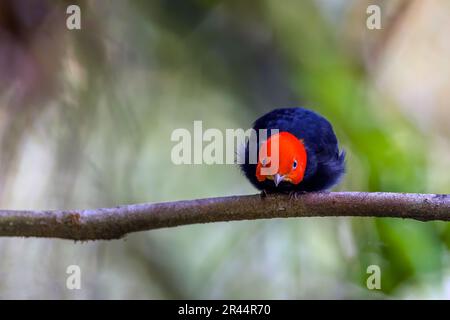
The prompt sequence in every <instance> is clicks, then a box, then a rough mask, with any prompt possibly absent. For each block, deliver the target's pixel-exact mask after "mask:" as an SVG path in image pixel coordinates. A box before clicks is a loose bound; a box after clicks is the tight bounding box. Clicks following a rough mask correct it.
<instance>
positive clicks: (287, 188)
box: [241, 108, 345, 192]
mask: <svg viewBox="0 0 450 320" xmlns="http://www.w3.org/2000/svg"><path fill="white" fill-rule="evenodd" d="M253 129H254V130H255V131H256V134H257V141H256V142H257V143H258V144H257V161H256V163H254V162H255V161H253V163H252V161H250V160H251V155H250V151H251V150H252V149H251V148H249V143H251V142H248V143H247V144H246V146H245V159H244V160H245V162H244V164H241V169H242V171H243V172H244V174H245V176H246V177H247V178H248V180H249V181H250V182H251V183H252V184H253V185H254V186H255V187H256V188H257V189H259V190H263V191H265V192H311V191H322V190H327V189H330V188H331V187H332V186H334V185H335V184H337V183H338V182H339V180H340V178H341V177H342V175H343V173H344V171H345V152H344V151H339V147H338V142H337V139H336V135H335V134H334V132H333V128H332V126H331V124H330V123H329V122H328V121H327V120H326V119H325V118H324V117H322V116H320V115H319V114H317V113H315V112H313V111H310V110H307V109H304V108H282V109H275V110H273V111H271V112H269V113H267V114H265V115H263V116H262V117H261V118H259V119H257V120H256V121H255V123H254V125H253ZM260 129H267V135H266V137H267V139H266V140H263V139H264V136H261V137H260V136H259V134H260V132H261V131H260ZM273 129H277V130H278V133H273V132H271V130H273ZM274 145H276V147H273V146H274ZM273 150H275V151H273ZM272 151H273V152H272ZM276 151H278V152H276ZM272 153H274V154H272ZM271 165H273V168H272V169H270V167H271Z"/></svg>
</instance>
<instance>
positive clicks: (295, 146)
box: [256, 131, 307, 187]
mask: <svg viewBox="0 0 450 320" xmlns="http://www.w3.org/2000/svg"><path fill="white" fill-rule="evenodd" d="M306 159H307V158H306V149H305V146H304V144H303V141H302V140H300V139H298V138H297V137H296V136H294V135H293V134H291V133H289V132H285V131H283V132H280V133H277V134H274V135H272V136H270V137H269V139H267V140H266V141H265V142H263V143H262V144H261V147H260V149H259V154H258V164H257V166H256V178H257V179H258V181H259V182H262V181H264V180H266V179H269V180H273V182H274V183H275V186H276V187H278V185H279V184H280V183H281V182H282V181H284V182H288V183H291V184H299V183H300V182H301V181H302V180H303V176H304V174H305V169H306Z"/></svg>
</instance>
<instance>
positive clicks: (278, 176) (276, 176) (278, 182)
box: [273, 173, 284, 187]
mask: <svg viewBox="0 0 450 320" xmlns="http://www.w3.org/2000/svg"><path fill="white" fill-rule="evenodd" d="M283 179H284V176H281V175H279V174H278V173H277V174H275V175H274V176H273V182H275V187H278V185H279V184H280V182H281V181H283Z"/></svg>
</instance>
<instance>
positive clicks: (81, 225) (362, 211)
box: [0, 192, 450, 240]
mask: <svg viewBox="0 0 450 320" xmlns="http://www.w3.org/2000/svg"><path fill="white" fill-rule="evenodd" d="M330 216H335V217H340V216H357V217H392V218H410V219H416V220H420V221H431V220H442V221H450V195H437V194H408V193H364V192H332V193H309V194H305V195H300V196H298V197H297V198H296V199H291V198H289V196H287V195H269V196H267V197H265V198H261V196H260V195H249V196H231V197H221V198H209V199H199V200H187V201H176V202H165V203H144V204H132V205H125V206H119V207H114V208H103V209H88V210H54V211H22V210H0V236H7V237H11V236H12V237H45V238H62V239H72V240H101V239H105V240H106V239H119V238H121V237H123V236H125V235H126V234H128V233H131V232H136V231H144V230H152V229H159V228H170V227H176V226H182V225H189V224H195V223H208V222H220V221H234V220H255V219H271V218H289V217H330Z"/></svg>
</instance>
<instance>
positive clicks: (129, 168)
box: [0, 0, 450, 299]
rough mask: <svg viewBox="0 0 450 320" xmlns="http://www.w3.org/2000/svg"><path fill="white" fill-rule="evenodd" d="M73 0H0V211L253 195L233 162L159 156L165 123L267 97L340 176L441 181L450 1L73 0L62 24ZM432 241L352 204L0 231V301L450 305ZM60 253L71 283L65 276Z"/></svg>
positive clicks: (385, 187)
mask: <svg viewBox="0 0 450 320" xmlns="http://www.w3.org/2000/svg"><path fill="white" fill-rule="evenodd" d="M73 3H74V2H73V1H58V2H56V1H45V0H17V1H14V0H2V1H1V2H0V145H1V149H0V152H1V153H0V205H1V207H2V208H5V209H56V208H58V209H62V208H91V207H103V206H115V205H119V204H127V203H137V202H157V201H170V200H178V199H194V198H203V197H212V196H224V195H235V194H250V193H255V192H256V190H254V189H253V188H252V187H251V185H250V184H249V183H248V182H247V181H246V180H245V178H244V177H243V176H242V175H241V173H240V172H239V169H238V168H237V167H236V166H233V165H181V166H176V165H174V164H172V162H171V159H170V152H171V148H172V147H173V146H174V145H175V143H174V142H171V141H170V135H171V133H172V131H173V130H174V129H176V128H187V129H191V128H192V126H193V121H194V120H202V121H203V125H204V128H219V129H225V128H249V127H250V126H251V123H252V121H254V120H255V119H256V118H257V117H259V116H260V115H262V114H263V113H265V112H267V111H270V110H272V109H274V108H276V107H283V106H306V107H308V108H310V109H313V110H316V111H318V112H320V113H321V114H323V115H324V116H326V117H327V118H328V119H329V120H330V121H331V122H332V123H333V125H334V129H335V131H336V133H337V135H338V138H339V141H340V143H341V145H342V147H343V148H344V149H346V151H347V159H348V160H347V166H348V170H347V171H348V172H347V175H346V177H345V179H344V181H343V182H342V184H341V185H340V186H338V188H337V190H349V191H351V190H356V191H393V192H428V193H450V173H449V165H450V129H449V128H450V105H449V101H450V91H449V90H448V87H449V85H450V60H449V59H448V56H449V54H450V41H449V40H448V35H449V34H450V2H448V1H446V0H430V1H421V0H395V1H365V0H362V1H345V0H333V1H325V0H320V1H319V0H316V1H313V0H307V1H293V0H288V1H283V3H282V4H281V2H280V1H275V0H265V1H245V2H244V1H219V0H217V1H213V0H211V1H208V0H190V1H187V0H172V1H163V0H157V1H137V0H129V1H120V0H114V1H78V2H76V3H77V4H78V5H79V6H80V8H81V25H82V29H81V30H67V28H66V21H65V20H66V18H67V15H66V8H67V6H68V5H69V4H73ZM369 4H378V5H379V6H380V8H381V12H382V18H381V23H382V29H381V30H369V29H368V28H367V27H366V19H367V17H368V15H367V14H366V9H367V6H368V5H369ZM449 246H450V224H448V223H439V222H430V223H421V222H415V221H407V220H396V219H368V218H365V219H364V218H308V219H306V218H305V219H276V220H267V221H264V220H260V221H251V222H230V223H216V224H209V225H194V226H186V227H179V228H173V229H166V230H156V231H151V232H142V233H138V234H133V235H129V236H127V237H126V239H124V240H118V241H109V242H106V241H103V242H87V243H74V242H71V241H64V240H47V239H21V238H1V239H0V298H38V299H46V298H60V299H89V298H91V299H92V298H93V299H112V298H118V299H122V298H133V299H156V298H157V299H165V298H194V299H197V298H200V299H208V298H227V299H241V298H255V299H259V298H276V299H284V298H294V299H295V298H312V299H315V298H333V299H335V298H377V299H379V298H444V299H445V298H447V299H448V298H450V255H449ZM73 264H76V265H79V266H80V268H81V270H82V288H81V290H68V289H67V288H66V278H67V276H68V275H67V274H66V268H67V267H68V266H69V265H73ZM369 265H378V266H380V268H381V290H368V289H367V287H366V279H367V277H368V276H369V275H368V274H367V273H366V270H367V267H368V266H369Z"/></svg>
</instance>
